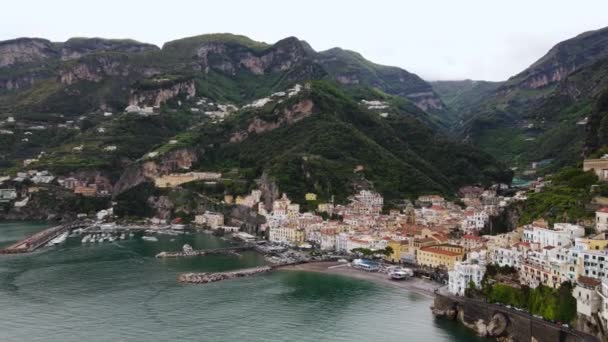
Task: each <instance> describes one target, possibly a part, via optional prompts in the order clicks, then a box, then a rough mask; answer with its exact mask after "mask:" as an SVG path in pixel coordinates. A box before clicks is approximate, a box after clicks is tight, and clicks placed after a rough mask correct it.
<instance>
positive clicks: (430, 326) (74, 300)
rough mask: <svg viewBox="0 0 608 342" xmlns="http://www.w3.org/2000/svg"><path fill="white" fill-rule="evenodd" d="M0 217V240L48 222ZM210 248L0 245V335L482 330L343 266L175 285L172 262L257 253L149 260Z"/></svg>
mask: <svg viewBox="0 0 608 342" xmlns="http://www.w3.org/2000/svg"><path fill="white" fill-rule="evenodd" d="M48 226H49V224H48V223H44V222H0V247H5V246H8V245H10V244H11V243H13V242H15V241H17V240H19V239H22V238H24V237H26V236H28V235H31V234H33V233H35V232H37V231H39V230H42V229H44V228H46V227H48ZM185 243H188V244H190V245H192V246H193V247H194V248H195V249H205V248H219V247H224V246H228V245H229V244H230V242H229V241H228V240H226V239H222V238H219V237H216V236H212V235H208V234H180V235H178V236H159V241H157V242H154V241H143V240H141V239H140V238H135V237H134V238H131V239H128V240H120V241H114V242H104V243H95V244H82V243H81V241H80V238H78V237H73V238H69V239H68V240H67V241H66V242H65V244H63V245H60V246H53V247H45V248H43V249H41V250H39V251H36V252H34V253H32V254H23V255H0V341H3V342H13V341H15V342H23V341H45V342H48V341H61V342H69V341H75V342H76V341H78V342H81V341H104V342H105V341H141V342H154V341H205V342H207V341H264V342H267V341H298V342H306V341H310V342H321V341H383V342H389V341H425V342H431V341H487V340H484V339H481V338H479V337H477V336H476V335H474V334H473V333H471V332H470V331H468V330H467V329H466V328H464V327H462V326H461V325H458V324H457V323H455V322H451V321H446V320H439V319H435V318H434V317H433V316H432V315H431V311H430V309H429V307H430V306H431V304H432V298H430V297H428V296H424V295H421V294H418V293H415V292H409V291H407V290H404V289H396V288H392V287H386V286H383V285H380V284H376V283H372V282H368V281H364V280H357V279H351V278H348V277H344V276H336V275H328V274H317V273H307V272H297V271H278V272H273V273H269V274H263V275H257V276H253V277H247V278H240V279H232V280H227V281H222V282H217V283H211V284H205V285H196V284H180V283H178V282H177V280H176V279H177V276H178V275H179V274H180V273H182V272H215V271H224V270H232V269H238V268H245V267H253V266H257V265H263V264H264V262H265V261H264V258H263V257H262V256H261V255H259V254H257V253H255V252H253V251H247V252H242V253H241V255H240V256H205V257H191V258H179V259H156V258H155V257H154V256H155V255H156V254H157V253H158V252H160V251H176V250H181V248H182V246H183V245H184V244H185Z"/></svg>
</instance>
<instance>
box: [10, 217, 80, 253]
mask: <svg viewBox="0 0 608 342" xmlns="http://www.w3.org/2000/svg"><path fill="white" fill-rule="evenodd" d="M86 226H87V224H85V223H83V222H70V223H66V224H62V225H59V226H55V227H51V228H48V229H45V230H43V231H41V232H38V233H36V234H34V235H32V236H29V237H27V238H25V239H24V240H21V241H19V242H17V243H14V244H12V245H10V246H8V247H6V248H4V249H0V254H18V253H31V252H33V251H35V250H37V249H38V248H40V247H42V246H44V245H45V244H47V243H48V242H49V241H51V240H52V239H54V238H56V237H57V236H59V235H61V234H63V233H65V232H71V231H72V230H74V229H78V228H84V227H86Z"/></svg>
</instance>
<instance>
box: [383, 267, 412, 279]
mask: <svg viewBox="0 0 608 342" xmlns="http://www.w3.org/2000/svg"><path fill="white" fill-rule="evenodd" d="M388 276H389V277H390V278H391V279H393V280H403V279H407V278H409V274H408V273H407V272H405V271H403V270H399V269H397V270H392V271H390V272H389V273H388Z"/></svg>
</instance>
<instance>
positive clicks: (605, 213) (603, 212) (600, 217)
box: [595, 208, 608, 232]
mask: <svg viewBox="0 0 608 342" xmlns="http://www.w3.org/2000/svg"><path fill="white" fill-rule="evenodd" d="M595 229H596V230H597V231H598V232H604V231H606V230H608V208H602V209H600V210H598V211H596V212H595Z"/></svg>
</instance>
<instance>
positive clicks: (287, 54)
mask: <svg viewBox="0 0 608 342" xmlns="http://www.w3.org/2000/svg"><path fill="white" fill-rule="evenodd" d="M170 45H171V43H170ZM312 53H314V50H312V48H311V47H310V46H309V45H308V43H306V42H304V41H301V40H298V39H297V38H294V37H289V38H285V39H283V40H281V41H279V42H277V43H276V44H274V45H272V46H269V47H268V48H267V49H264V50H262V51H260V50H255V49H252V48H250V47H247V46H245V45H242V44H234V43H232V42H230V41H205V42H202V43H200V44H198V46H197V47H196V50H195V55H196V59H197V63H198V64H199V67H198V68H199V69H200V70H204V71H205V72H209V71H210V70H218V71H222V72H224V73H228V74H236V73H237V72H239V71H241V70H246V71H248V72H250V73H252V74H254V75H264V74H267V73H274V72H282V71H286V70H288V69H291V68H292V67H294V66H296V65H298V64H299V63H300V62H302V61H303V60H304V59H307V58H309V57H310V56H311V54H312Z"/></svg>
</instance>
